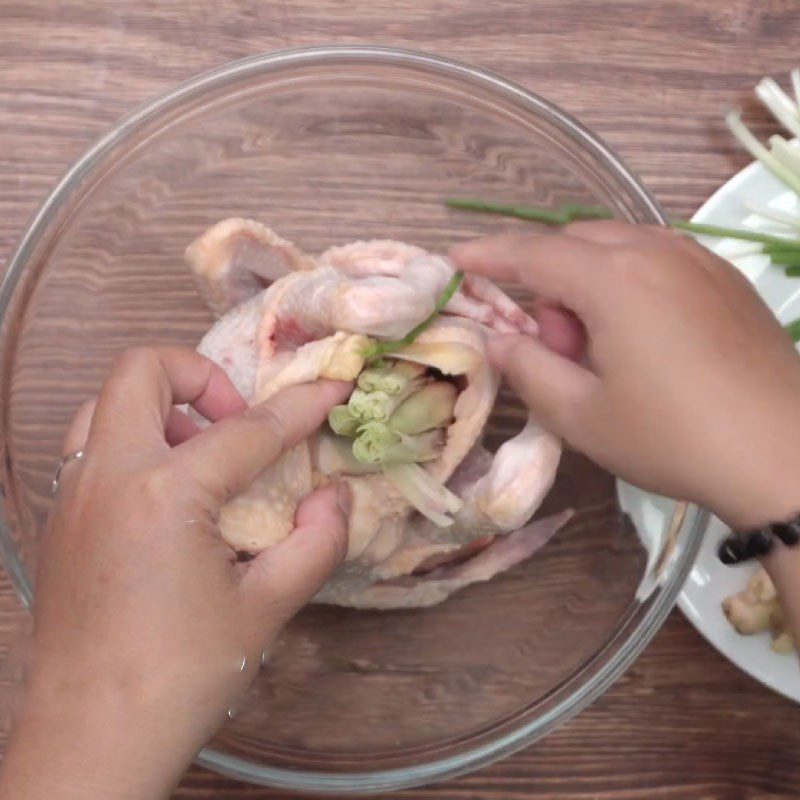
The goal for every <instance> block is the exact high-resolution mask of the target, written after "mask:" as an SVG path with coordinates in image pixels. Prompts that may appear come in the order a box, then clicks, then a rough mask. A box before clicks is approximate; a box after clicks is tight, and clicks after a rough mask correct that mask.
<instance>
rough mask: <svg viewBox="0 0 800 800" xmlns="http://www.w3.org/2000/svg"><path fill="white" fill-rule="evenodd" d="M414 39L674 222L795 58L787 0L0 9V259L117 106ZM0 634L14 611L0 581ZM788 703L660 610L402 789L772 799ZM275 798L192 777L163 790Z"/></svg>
mask: <svg viewBox="0 0 800 800" xmlns="http://www.w3.org/2000/svg"><path fill="white" fill-rule="evenodd" d="M345 42H359V43H372V44H392V45H400V46H406V47H414V48H418V49H424V50H429V51H433V52H436V53H439V54H441V55H445V56H451V57H453V58H457V59H461V60H464V61H468V62H472V63H474V64H477V65H480V66H483V67H488V68H491V69H493V70H496V71H498V72H500V73H502V74H504V75H506V76H507V77H509V78H511V79H513V80H516V81H518V82H520V83H522V84H523V85H525V86H527V87H529V88H531V89H533V90H535V91H538V92H540V93H542V94H545V95H546V96H547V97H549V98H550V99H551V100H553V101H555V102H556V103H558V104H560V105H561V106H563V107H564V108H565V109H567V110H568V111H570V112H571V113H572V114H574V115H576V116H577V117H578V118H580V119H581V120H582V121H583V122H584V123H586V124H588V125H589V126H590V127H591V128H593V129H594V130H595V131H597V132H599V133H600V134H601V135H602V136H603V137H605V138H606V140H607V141H608V142H609V143H610V144H611V145H612V146H613V147H615V148H616V149H617V151H618V152H619V153H620V154H621V155H622V156H623V157H624V158H625V159H626V160H627V162H628V164H629V165H630V166H631V167H632V168H633V169H634V170H635V171H636V172H638V173H639V175H640V176H641V177H642V178H643V179H644V181H645V183H646V184H647V185H648V186H649V188H650V189H651V190H652V191H653V192H654V193H655V195H656V196H657V198H658V199H659V200H660V201H661V202H662V203H663V205H664V207H665V208H666V210H667V211H668V213H670V214H673V215H681V216H686V215H688V214H690V213H691V212H692V211H694V210H695V209H696V208H697V206H698V205H699V204H700V203H701V202H702V201H703V200H704V199H705V198H706V197H707V196H708V195H709V194H710V193H711V192H713V191H714V189H716V188H717V186H719V185H720V184H721V183H722V182H724V181H725V179H726V178H728V177H729V176H730V175H731V174H732V173H733V172H734V171H736V170H737V169H739V168H740V167H742V166H743V165H744V164H745V163H746V161H747V159H746V157H745V155H744V154H743V153H742V152H741V151H740V150H739V149H737V147H735V146H734V145H733V144H732V142H731V138H730V137H729V135H728V134H727V132H726V130H725V128H724V125H723V122H722V114H723V111H724V110H725V109H726V108H728V107H731V106H738V105H741V106H743V107H745V109H746V110H748V112H749V113H750V114H751V117H752V118H753V119H755V120H756V122H757V123H758V124H757V125H756V129H757V130H758V131H759V132H760V133H766V132H768V131H769V130H770V125H769V123H768V120H767V119H766V117H765V116H764V115H763V114H760V113H759V112H758V111H757V109H756V108H755V104H754V102H753V100H752V91H751V90H752V87H753V85H754V83H755V82H756V80H757V79H758V78H759V77H760V76H762V75H763V74H768V73H771V74H774V75H776V76H783V75H785V73H786V72H787V71H788V70H789V69H790V68H791V67H793V66H795V64H796V52H797V45H798V43H800V4H798V3H797V2H796V0H713V2H712V1H711V0H627V2H617V1H615V0H495V2H492V3H488V2H485V0H439V2H436V3H432V2H430V0H346V1H343V0H314V2H312V1H311V0H214V2H211V0H193V2H191V3H183V2H179V3H175V2H172V3H167V2H157V0H138V2H135V3H134V2H120V1H119V0H111V2H109V0H103V2H100V0H73V1H72V2H69V1H64V2H56V0H51V2H46V0H27V2H11V1H10V0H1V1H0V263H4V262H5V259H6V258H7V257H8V255H9V254H10V251H11V248H12V247H13V245H14V243H15V240H16V239H17V237H18V235H19V234H20V232H21V230H22V228H23V226H24V224H25V222H26V220H27V219H28V217H29V215H30V214H31V213H32V212H33V210H34V209H35V208H36V206H37V205H38V204H39V203H40V202H41V201H42V199H43V198H44V197H45V195H46V193H47V192H48V191H49V189H50V188H51V186H52V185H53V182H54V181H55V180H56V178H57V177H58V176H59V175H60V173H62V172H63V170H64V169H65V168H66V167H67V166H68V165H69V164H70V162H72V161H73V160H74V159H75V158H76V157H78V156H79V155H80V154H81V152H82V151H83V150H84V149H85V148H86V147H87V146H88V145H89V144H90V143H91V142H92V141H93V140H94V139H95V138H96V137H97V136H98V135H99V134H101V133H102V132H104V131H105V130H106V129H107V128H108V127H109V126H110V125H111V123H112V122H113V121H114V120H115V119H116V118H117V117H118V116H119V115H121V114H122V113H124V112H126V111H127V110H129V109H130V108H131V107H133V106H135V105H137V104H139V103H141V102H142V101H144V100H147V99H148V98H150V97H152V96H153V95H154V94H157V93H159V92H161V91H163V90H165V89H166V88H168V87H170V86H171V85H173V84H174V83H176V82H177V81H179V80H182V79H184V78H187V77H189V76H191V75H193V74H195V73H197V72H199V71H202V70H205V69H208V68H209V67H213V66H216V65H219V64H221V63H223V62H225V61H228V60H231V59H235V58H239V57H241V56H244V55H247V54H251V53H255V52H259V51H265V50H271V49H275V48H283V47H289V46H298V45H310V44H319V43H345ZM0 592H1V593H0V627H5V626H8V625H9V624H11V622H12V621H13V620H14V619H15V618H16V617H17V616H18V615H19V611H18V610H17V604H16V600H15V598H14V596H13V593H12V591H11V589H10V587H9V585H8V582H7V581H4V582H3V583H2V586H0ZM798 794H800V709H798V708H796V707H795V706H793V705H792V704H790V703H789V702H788V701H786V700H783V699H782V698H780V697H778V696H777V695H775V694H772V693H771V692H769V691H768V690H766V689H764V688H762V687H760V686H759V685H757V684H756V683H754V682H753V681H751V680H750V679H749V678H747V677H746V676H744V675H743V674H741V673H740V672H738V671H737V670H736V668H734V667H733V666H732V665H731V664H729V663H728V662H727V661H725V660H724V659H723V658H722V657H721V656H719V655H718V654H717V653H716V652H715V651H714V650H712V649H711V648H710V647H709V646H708V645H707V644H706V643H705V642H704V640H702V639H701V637H700V636H699V634H697V633H696V632H695V631H694V629H693V628H692V627H691V626H690V625H689V624H688V623H687V622H686V621H685V620H684V619H683V618H682V617H681V616H680V615H679V614H678V613H674V614H673V615H672V617H671V618H670V620H669V621H668V623H667V624H666V625H665V626H664V628H663V630H662V631H661V632H660V633H659V634H658V636H657V638H656V639H655V641H654V643H653V644H652V645H651V646H650V648H649V649H648V650H647V652H646V653H645V654H644V655H643V656H642V658H641V659H640V660H639V661H638V662H637V663H636V665H635V666H634V667H633V668H632V669H631V670H630V671H629V672H628V673H627V674H626V675H625V677H624V678H623V679H622V680H621V681H620V682H619V683H618V684H617V685H616V686H615V687H614V688H613V689H612V690H610V691H609V692H608V693H607V694H606V695H605V696H604V697H603V698H602V699H601V700H600V701H598V702H597V703H596V704H595V705H594V706H592V707H591V708H590V709H589V710H588V711H586V712H585V713H584V714H583V715H581V716H580V718H579V719H577V720H575V721H573V722H572V723H570V724H568V725H566V726H565V727H563V728H562V729H560V730H558V731H557V732H556V733H554V734H552V735H551V736H550V737H549V738H548V739H546V740H545V741H544V742H542V743H540V744H539V745H537V746H535V747H533V748H530V749H528V750H527V751H524V752H522V753H520V754H518V755H516V756H514V757H512V758H509V759H507V760H505V761H503V762H501V763H499V764H496V765H495V766H493V767H491V768H488V769H485V770H482V771H480V772H478V773H476V774H473V775H471V776H468V777H464V778H461V779H459V780H454V781H450V782H448V783H446V784H442V785H440V786H438V787H433V788H426V789H418V790H411V791H407V792H403V793H401V794H400V795H398V796H400V797H405V798H408V799H409V800H411V799H412V798H413V799H414V800H456V798H458V800H466V798H487V800H488V798H498V799H499V798H520V799H521V798H533V797H536V798H541V799H542V800H544V798H576V799H577V798H627V799H628V800H633V799H634V798H648V799H649V798H662V797H663V798H675V799H676V800H677V799H679V798H682V799H684V800H688V799H689V798H698V799H699V798H719V799H720V800H722V798H726V799H727V798H730V799H731V800H733V798H788V797H795V796H798ZM283 796H285V795H284V793H282V792H274V791H269V790H266V789H261V788H257V787H251V786H247V785H245V784H242V783H238V782H236V781H232V780H228V779H225V778H221V777H219V776H217V775H214V774H212V773H210V772H207V771H206V770H203V769H200V768H193V769H191V770H190V772H189V773H188V774H187V776H186V777H185V778H184V780H183V782H182V783H181V785H180V787H179V789H178V790H177V792H176V794H175V797H177V798H182V799H183V800H190V799H191V800H200V798H212V797H213V798H219V800H223V799H227V800H232V798H245V797H246V798H250V799H251V800H255V798H277V797H283Z"/></svg>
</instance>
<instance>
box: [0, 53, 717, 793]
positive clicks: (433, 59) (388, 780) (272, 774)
mask: <svg viewBox="0 0 800 800" xmlns="http://www.w3.org/2000/svg"><path fill="white" fill-rule="evenodd" d="M347 64H350V65H359V66H364V65H369V64H380V65H381V66H387V65H388V66H398V67H407V68H408V67H412V68H417V69H419V70H421V71H423V72H427V73H429V74H435V75H437V76H438V77H441V78H450V79H455V80H456V81H461V82H462V83H464V84H468V85H469V84H471V85H472V86H473V87H474V88H479V89H483V90H488V91H489V92H491V93H492V94H494V95H495V96H498V97H502V98H503V99H505V100H506V101H510V102H511V103H512V104H513V105H515V106H516V107H517V108H521V109H522V110H523V111H524V112H526V113H535V114H537V115H538V116H540V117H543V118H545V119H546V120H547V121H548V122H549V123H550V124H552V125H554V126H555V127H556V128H558V129H560V130H561V131H562V132H564V133H565V134H567V135H568V136H569V137H571V138H572V139H573V140H574V141H576V142H577V143H578V144H579V145H580V147H581V148H582V149H583V150H584V151H587V152H588V153H589V154H590V155H592V156H593V157H594V158H596V159H597V160H598V161H599V162H600V163H601V164H602V165H603V167H604V168H605V169H607V170H609V171H610V172H611V173H612V174H613V175H614V177H615V178H616V179H617V180H619V181H620V182H621V183H622V184H623V185H624V186H625V188H626V189H627V190H628V191H629V192H630V193H631V194H632V195H633V196H634V197H635V198H636V200H637V202H639V203H641V205H642V206H643V207H644V208H645V209H647V211H648V212H649V213H650V214H651V215H652V218H653V222H654V223H656V224H665V223H666V217H665V215H664V213H663V212H662V210H661V208H660V207H659V205H658V203H657V202H656V201H655V200H654V199H653V197H652V196H651V195H650V193H649V192H648V191H647V190H646V189H645V188H644V186H643V185H642V184H641V182H640V181H639V180H638V179H637V178H636V177H635V176H634V175H633V173H632V172H631V171H630V170H629V169H628V168H627V167H626V166H625V164H624V163H623V162H622V160H621V159H620V158H619V157H618V156H617V155H616V154H615V153H614V151H613V150H612V149H611V148H609V147H608V146H607V145H606V144H605V143H604V142H603V141H602V140H601V139H600V138H599V137H597V136H595V135H594V134H593V133H591V132H590V131H589V130H588V129H587V128H585V127H584V126H583V125H582V124H581V123H579V122H578V121H577V120H575V119H574V118H573V117H571V116H570V115H569V114H567V113H566V112H564V111H562V110H561V109H560V108H559V107H558V106H556V105H554V104H553V103H551V102H549V101H547V100H545V99H544V98H542V97H540V96H539V95H537V94H535V93H533V92H530V91H528V90H527V89H524V88H523V87H522V86H520V85H518V84H516V83H514V82H512V81H509V80H506V79H505V78H502V77H500V76H499V75H497V74H496V73H494V72H492V71H489V70H485V69H483V68H478V67H474V66H471V65H469V64H466V63H463V62H460V61H456V60H452V59H449V58H444V57H441V56H436V55H432V54H429V53H426V52H422V51H418V50H411V49H404V48H394V47H383V46H372V45H323V46H312V47H299V48H292V49H285V50H277V51H272V52H266V53H260V54H256V55H252V56H248V57H246V58H243V59H239V60H235V61H231V62H228V63H226V64H223V65H221V66H218V67H216V68H214V69H211V70H209V71H206V72H203V73H201V74H199V75H197V76H195V77H193V78H190V79H188V80H186V81H184V82H182V83H180V84H178V85H177V86H176V87H174V88H173V89H170V90H168V91H166V92H164V93H162V94H160V95H158V96H157V97H155V98H154V99H152V100H150V101H148V102H146V103H144V104H142V105H140V106H139V107H138V108H136V109H135V110H134V111H132V112H131V113H130V114H128V115H126V116H124V117H123V118H121V119H120V120H119V121H118V122H117V123H116V125H115V126H114V127H113V128H112V129H111V130H110V131H109V132H108V133H107V134H105V135H104V136H102V137H101V138H100V139H99V140H97V141H96V143H95V144H94V145H92V146H91V147H90V148H89V149H88V150H87V151H86V152H85V153H84V155H83V156H81V157H80V158H79V159H78V160H77V161H76V162H75V163H74V164H73V165H72V166H71V167H70V168H69V169H68V170H67V172H66V173H65V174H64V176H63V177H62V178H61V179H60V181H58V183H57V184H56V186H55V187H54V189H53V190H52V191H51V192H50V194H49V195H48V197H47V198H46V199H45V201H44V202H43V203H42V204H41V206H40V207H39V209H38V210H37V211H36V212H35V214H34V215H33V217H32V218H31V220H30V222H29V223H28V226H27V228H26V230H25V233H24V234H23V236H22V238H21V239H20V242H19V244H18V246H17V248H16V249H15V250H14V252H13V254H12V256H11V258H10V260H9V262H8V268H7V270H6V273H5V275H4V276H3V279H2V282H0V324H2V323H3V322H4V321H5V319H6V315H7V312H8V309H9V305H10V303H11V298H12V294H13V291H14V289H15V287H16V286H17V284H18V283H19V280H20V278H21V277H22V274H23V271H24V268H25V266H26V264H27V263H28V260H29V258H30V256H31V254H32V253H33V252H34V250H35V248H36V247H37V245H38V244H39V242H40V241H41V240H42V238H43V236H44V234H45V233H46V230H47V228H48V226H49V224H50V222H51V221H52V220H53V218H54V217H55V215H56V214H57V213H58V211H59V210H60V209H61V208H63V207H64V206H65V205H66V203H67V201H68V199H69V198H70V197H71V196H72V195H73V194H74V193H75V192H77V191H78V190H79V188H80V184H81V180H82V179H83V178H84V177H85V176H87V175H88V174H89V173H90V172H91V171H92V169H93V168H94V167H95V166H96V165H98V163H100V162H101V161H102V159H103V158H104V157H105V156H107V155H108V154H109V153H110V152H111V151H112V150H114V148H116V147H118V146H119V145H121V144H123V143H124V142H125V141H126V140H128V139H130V138H131V137H132V136H133V135H134V134H135V133H136V132H137V131H138V130H140V129H141V128H142V127H144V126H146V125H148V124H151V123H153V122H154V121H156V120H157V119H158V118H159V116H160V115H161V114H163V113H164V112H166V111H168V110H170V109H173V110H174V109H175V108H177V107H179V106H181V105H182V104H184V103H186V102H187V101H189V100H191V99H193V98H197V97H200V96H202V95H205V94H206V93H208V92H211V91H214V90H219V89H221V88H225V86H226V85H228V84H229V83H231V82H233V81H237V80H241V79H245V78H248V77H252V76H255V75H262V74H267V73H271V72H278V71H283V70H286V69H288V68H292V67H304V66H305V67H307V66H309V65H331V66H333V65H347ZM0 502H1V501H0ZM4 505H5V503H3V506H4ZM693 512H694V513H692V514H691V515H690V518H691V519H692V520H693V521H692V523H691V529H690V530H689V532H688V534H687V536H686V543H685V545H684V547H683V548H682V552H679V553H676V556H675V561H674V562H673V565H672V568H671V570H670V575H669V576H668V578H667V580H666V581H665V582H664V583H663V585H662V586H661V588H660V590H659V591H658V592H657V594H656V596H655V597H654V598H652V597H651V598H648V601H650V600H652V602H649V605H648V606H647V607H646V608H644V606H642V607H640V608H639V609H638V610H637V615H638V612H641V611H642V610H643V609H644V611H643V614H641V615H639V616H641V618H640V619H638V620H634V619H633V618H628V619H627V620H625V621H624V622H623V623H622V624H621V625H620V627H619V628H618V630H617V632H616V635H615V636H614V637H613V638H612V639H611V640H610V641H609V642H607V643H606V644H605V645H604V647H603V648H601V650H600V651H599V652H598V653H595V654H594V656H593V657H592V658H591V659H590V661H589V662H587V663H586V664H585V665H583V667H582V668H581V669H580V670H577V671H576V672H575V673H573V675H572V676H570V677H569V678H568V679H567V680H566V682H565V683H566V684H567V685H565V686H562V687H561V688H560V689H559V690H557V691H556V693H555V694H556V695H558V694H562V695H564V696H563V697H561V698H560V699H559V698H558V697H555V698H554V699H555V700H556V701H557V702H555V703H554V704H553V705H552V707H551V708H549V710H547V711H546V712H545V713H544V714H543V715H541V716H539V717H538V718H537V719H536V720H533V721H528V722H527V723H525V724H522V725H520V726H518V727H516V728H515V729H513V730H511V731H510V732H508V733H507V734H505V735H503V736H501V737H499V738H497V739H495V740H493V741H491V742H488V743H484V744H481V745H479V746H477V747H471V748H470V749H469V750H466V751H463V752H460V753H457V754H456V755H451V756H446V757H443V758H442V757H438V758H437V757H434V758H433V759H431V760H429V761H426V762H422V763H419V762H415V763H414V764H413V765H409V766H402V767H391V768H385V769H377V770H372V771H364V772H343V773H335V772H325V771H299V770H292V769H287V768H279V767H264V766H261V765H258V764H256V763H255V762H252V761H248V760H246V759H243V758H239V757H234V756H229V755H226V754H225V753H222V752H219V751H216V750H214V749H212V748H208V747H207V748H204V749H203V750H202V751H201V752H200V754H199V755H198V756H197V757H196V759H195V762H196V763H198V764H200V765H203V766H206V767H209V768H211V769H213V770H215V771H217V772H220V773H222V774H225V775H228V776H231V777H234V778H238V779H240V780H244V781H248V782H251V783H258V784H262V785H265V786H271V787H275V788H279V789H288V790H294V791H306V792H314V793H318V794H327V793H334V792H342V791H346V792H350V793H352V794H365V793H374V792H376V791H389V790H396V789H402V788H408V787H412V786H418V785H421V784H425V783H430V782H433V781H439V780H443V779H445V778H451V777H454V776H456V775H460V774H462V773H464V772H468V771H472V770H474V769H477V768H480V767H483V766H486V765H488V764H490V763H493V762H494V761H496V760H498V759H499V758H502V757H504V756H507V755H510V754H511V753H513V752H516V751H517V750H519V749H521V748H523V747H525V746H527V745H529V744H531V743H532V742H533V741H535V740H536V739H538V738H540V737H541V736H543V735H544V734H545V733H548V732H549V731H550V730H552V729H553V728H555V727H557V726H558V725H560V724H562V723H563V722H566V721H567V720H569V719H571V718H572V717H573V716H575V715H576V714H577V713H578V712H580V711H581V710H583V709H584V708H585V707H586V706H587V705H589V704H590V703H591V702H592V701H594V700H595V699H596V698H597V697H599V696H600V695H601V694H602V693H603V692H604V691H605V690H606V689H607V688H609V687H610V686H611V684H612V683H614V682H615V681H616V680H617V679H618V678H619V677H620V675H621V674H622V673H623V672H624V671H625V670H626V669H627V668H628V667H629V666H630V665H631V663H632V662H633V661H634V660H635V658H636V657H637V656H638V655H639V654H640V653H641V651H642V650H643V649H644V648H645V646H646V645H647V644H648V643H649V642H650V640H651V639H652V637H653V636H654V635H655V633H656V632H657V630H658V629H659V628H660V627H661V625H662V623H663V622H664V620H665V619H666V617H667V615H668V614H669V612H670V611H671V609H672V607H673V605H674V604H675V601H676V599H677V596H678V593H679V591H680V589H681V586H682V585H683V582H684V579H685V578H686V576H687V574H688V571H689V569H690V567H691V565H692V562H693V561H694V557H695V554H696V552H697V549H698V547H699V545H700V540H701V536H702V532H703V530H704V529H705V527H706V525H707V521H708V514H707V512H705V511H703V510H701V509H695V508H693ZM0 530H2V533H3V535H2V536H0V557H2V560H3V562H4V565H5V567H6V570H7V572H8V573H9V575H10V577H11V580H12V583H13V585H14V588H15V590H16V592H17V595H18V596H19V598H20V601H21V602H22V604H23V605H24V606H25V607H26V608H30V607H31V605H32V601H33V593H32V587H31V583H30V579H29V578H28V576H27V574H26V572H25V570H24V568H23V566H22V563H21V561H20V559H19V558H18V556H17V554H16V553H15V552H14V549H13V547H12V545H11V538H10V535H9V530H8V525H7V523H6V520H5V518H0ZM636 634H638V636H636ZM614 645H616V646H617V647H618V649H617V652H616V653H615V654H614V656H612V657H611V658H607V659H606V663H599V662H602V661H603V656H604V653H605V651H607V650H609V649H611V648H612V647H613V646H614ZM587 672H588V673H591V674H590V675H589V677H588V680H584V681H582V685H580V686H578V687H577V689H575V690H572V689H569V686H568V684H570V683H572V682H573V681H574V680H575V679H576V678H577V677H578V676H579V675H581V674H582V673H587ZM567 689H569V691H567Z"/></svg>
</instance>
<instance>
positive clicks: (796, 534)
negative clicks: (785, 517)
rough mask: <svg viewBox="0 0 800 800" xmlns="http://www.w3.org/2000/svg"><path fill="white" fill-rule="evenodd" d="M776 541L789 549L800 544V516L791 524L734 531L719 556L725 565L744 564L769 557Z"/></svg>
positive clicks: (778, 523) (777, 523)
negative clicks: (768, 554)
mask: <svg viewBox="0 0 800 800" xmlns="http://www.w3.org/2000/svg"><path fill="white" fill-rule="evenodd" d="M776 539H779V540H780V541H781V542H783V543H784V544H785V545H786V546H787V547H794V546H795V545H796V544H797V543H798V542H800V515H798V516H797V517H795V518H794V519H793V520H790V521H789V522H774V523H772V524H771V525H765V526H764V527H763V528H757V529H756V530H753V531H734V532H733V533H731V534H730V535H729V536H726V537H725V538H724V539H723V540H722V543H721V544H720V546H719V550H717V555H718V556H719V560H720V561H721V562H722V563H723V564H742V563H744V562H745V561H751V560H752V559H754V558H761V557H762V556H765V555H767V553H769V552H770V551H771V550H772V548H773V547H774V545H775V540H776Z"/></svg>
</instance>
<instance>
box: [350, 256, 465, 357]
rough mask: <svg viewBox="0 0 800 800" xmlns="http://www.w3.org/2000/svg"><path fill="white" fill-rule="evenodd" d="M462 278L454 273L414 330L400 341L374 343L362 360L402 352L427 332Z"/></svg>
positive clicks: (462, 274)
mask: <svg viewBox="0 0 800 800" xmlns="http://www.w3.org/2000/svg"><path fill="white" fill-rule="evenodd" d="M463 278H464V273H463V272H454V273H453V276H452V277H451V278H450V280H449V281H448V282H447V286H445V287H444V291H443V292H442V293H441V295H440V296H439V299H438V300H437V301H436V305H435V306H434V309H433V311H432V312H431V314H430V315H429V316H428V317H427V318H426V319H424V320H423V321H422V322H420V324H419V325H417V327H416V328H412V329H411V330H410V331H409V332H408V333H407V334H406V335H405V336H404V337H403V338H402V339H393V340H390V341H386V342H375V344H373V345H372V346H371V347H369V348H368V349H367V351H366V352H365V353H364V358H365V359H366V360H367V361H373V360H374V359H376V358H381V356H384V355H386V354H387V353H396V352H397V351H398V350H402V349H403V348H404V347H408V345H410V344H413V342H415V341H416V340H417V337H418V336H419V335H420V334H421V333H422V332H423V331H425V330H427V329H428V328H429V327H430V326H431V325H432V324H433V323H434V321H435V320H436V318H437V317H438V316H439V314H441V313H442V309H443V308H444V307H445V306H446V305H447V304H448V303H449V302H450V299H451V298H452V297H453V295H454V294H455V293H456V292H457V291H458V287H459V286H460V285H461V281H462V279H463Z"/></svg>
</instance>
